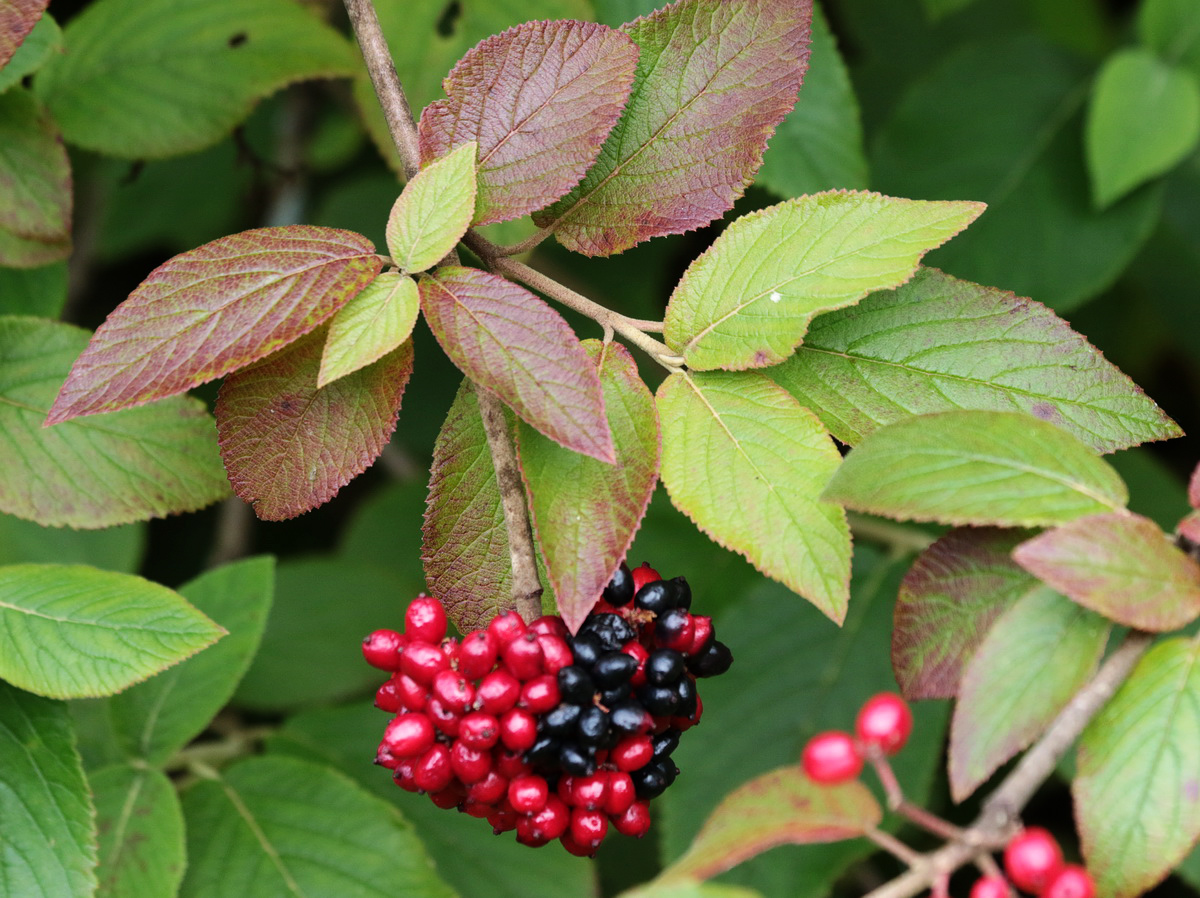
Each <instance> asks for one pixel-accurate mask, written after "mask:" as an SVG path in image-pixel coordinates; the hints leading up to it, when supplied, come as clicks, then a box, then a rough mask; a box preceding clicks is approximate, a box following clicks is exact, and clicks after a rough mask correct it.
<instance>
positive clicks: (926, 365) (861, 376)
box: [768, 268, 1182, 452]
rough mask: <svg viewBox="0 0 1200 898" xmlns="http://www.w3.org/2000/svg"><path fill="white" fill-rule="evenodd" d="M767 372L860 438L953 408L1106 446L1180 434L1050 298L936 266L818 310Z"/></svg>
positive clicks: (829, 422)
mask: <svg viewBox="0 0 1200 898" xmlns="http://www.w3.org/2000/svg"><path fill="white" fill-rule="evenodd" d="M768 373H769V374H770V376H771V377H773V378H774V379H775V380H776V381H777V382H778V383H779V384H780V385H781V386H783V387H785V388H786V389H787V390H788V392H790V393H791V394H792V395H793V396H795V397H796V399H797V400H799V402H800V404H801V405H804V406H806V407H807V408H810V409H812V410H813V411H814V412H816V413H817V414H818V415H819V416H820V418H821V420H822V421H823V422H824V423H825V425H826V426H827V427H828V428H829V429H830V430H831V431H832V432H833V435H834V436H835V437H837V438H838V439H839V440H841V441H842V442H845V443H850V444H856V443H858V442H860V441H861V440H862V439H863V437H864V436H866V435H867V434H869V433H871V432H872V431H873V430H875V429H876V428H878V427H882V426H883V425H885V424H891V423H893V422H895V421H899V420H901V419H902V418H905V417H908V416H909V415H922V414H929V413H932V412H944V411H952V410H954V409H978V410H982V411H1023V412H1028V413H1029V414H1031V415H1034V416H1035V417H1038V418H1042V419H1044V420H1047V421H1049V422H1050V423H1052V424H1057V425H1058V426H1059V427H1061V428H1062V429H1063V430H1065V431H1067V432H1068V433H1071V434H1073V435H1074V436H1075V437H1077V438H1078V439H1080V440H1082V441H1083V442H1084V443H1086V444H1087V445H1089V446H1090V447H1091V448H1092V449H1094V450H1096V451H1097V452H1112V451H1113V450H1116V449H1125V448H1128V447H1129V446H1135V445H1137V444H1138V443H1142V442H1145V441H1147V440H1156V439H1168V438H1171V437H1176V436H1179V435H1180V434H1181V433H1182V431H1180V430H1179V427H1178V425H1177V424H1175V422H1174V421H1172V420H1171V419H1170V418H1168V417H1167V416H1166V415H1164V414H1163V413H1162V410H1161V409H1159V408H1158V406H1157V405H1155V404H1154V402H1153V401H1152V400H1151V399H1149V398H1148V397H1147V396H1146V395H1145V394H1144V393H1143V392H1142V390H1141V388H1139V387H1138V386H1137V385H1136V384H1135V383H1134V382H1133V381H1132V380H1130V379H1129V378H1128V377H1127V376H1126V375H1125V374H1123V373H1122V372H1121V371H1120V370H1118V369H1117V368H1116V367H1115V366H1114V365H1112V364H1111V363H1110V362H1108V361H1107V360H1105V358H1104V356H1102V355H1101V354H1100V353H1099V352H1098V351H1097V350H1096V349H1095V348H1094V347H1093V346H1092V345H1091V344H1090V343H1088V342H1087V340H1086V339H1084V337H1082V336H1081V335H1080V334H1078V333H1076V332H1075V331H1073V330H1071V328H1070V326H1069V325H1068V324H1067V323H1066V322H1065V321H1063V320H1062V319H1061V318H1059V317H1058V316H1056V315H1055V314H1054V313H1053V312H1051V311H1050V310H1049V309H1047V308H1046V307H1045V306H1043V305H1042V304H1041V303H1038V302H1034V301H1033V300H1029V299H1024V298H1022V297H1018V296H1014V295H1013V294H1011V293H1007V292H1005V291H1002V290H997V289H995V288H993V287H981V286H979V285H978V284H972V283H970V282H968V281H960V280H958V279H957V278H952V277H950V276H949V275H946V274H943V273H942V272H940V271H938V270H937V269H935V268H923V269H921V270H920V271H918V272H917V274H916V275H915V276H914V277H913V279H912V280H911V281H909V282H908V283H907V284H905V285H904V286H902V287H899V288H898V289H896V290H893V291H888V292H881V293H876V294H873V295H871V296H868V297H867V298H866V299H864V300H863V301H862V302H861V303H859V304H858V305H857V306H855V307H854V308H853V309H846V310H842V311H837V312H830V313H829V314H827V315H821V316H819V317H818V318H817V319H816V320H815V321H813V323H812V326H811V327H810V328H809V331H808V334H807V335H806V336H805V338H804V345H802V346H801V347H800V348H799V349H797V350H796V353H795V354H794V355H793V356H792V357H791V358H790V359H788V360H787V361H786V362H784V363H783V364H782V365H779V366H777V367H775V368H773V369H771V371H769V372H768Z"/></svg>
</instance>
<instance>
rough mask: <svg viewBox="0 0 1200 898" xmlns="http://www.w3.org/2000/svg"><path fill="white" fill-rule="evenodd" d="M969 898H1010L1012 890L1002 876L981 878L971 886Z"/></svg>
mask: <svg viewBox="0 0 1200 898" xmlns="http://www.w3.org/2000/svg"><path fill="white" fill-rule="evenodd" d="M969 898H1012V889H1010V888H1009V887H1008V880H1007V879H1005V878H1004V877H1003V876H983V877H980V878H979V879H977V880H975V884H974V885H973V886H971V894H970V896H969Z"/></svg>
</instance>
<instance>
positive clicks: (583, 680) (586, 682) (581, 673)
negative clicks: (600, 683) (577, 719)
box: [558, 664, 596, 705]
mask: <svg viewBox="0 0 1200 898" xmlns="http://www.w3.org/2000/svg"><path fill="white" fill-rule="evenodd" d="M558 691H559V693H560V694H561V695H562V700H563V701H564V702H567V703H568V704H572V705H582V704H584V703H585V702H590V701H591V700H592V695H593V693H595V691H596V684H595V683H594V682H593V681H592V678H591V677H590V676H588V672H587V671H586V670H584V669H583V668H582V667H580V666H579V665H577V664H572V665H571V666H570V667H564V668H563V669H562V670H560V671H559V672H558Z"/></svg>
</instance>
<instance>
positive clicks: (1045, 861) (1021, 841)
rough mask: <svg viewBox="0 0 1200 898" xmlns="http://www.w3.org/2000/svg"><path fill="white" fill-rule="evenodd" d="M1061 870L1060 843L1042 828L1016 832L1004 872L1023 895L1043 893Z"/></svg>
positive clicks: (1030, 828) (1029, 828)
mask: <svg viewBox="0 0 1200 898" xmlns="http://www.w3.org/2000/svg"><path fill="white" fill-rule="evenodd" d="M1062 868H1063V857H1062V851H1061V850H1060V849H1059V847H1058V842H1057V841H1055V839H1054V836H1052V835H1050V833H1049V832H1047V831H1046V830H1044V829H1042V828H1041V827H1040V826H1030V827H1028V828H1026V829H1024V830H1022V831H1021V832H1019V833H1017V834H1016V835H1015V836H1013V838H1012V841H1011V842H1009V843H1008V847H1007V848H1005V849H1004V870H1005V872H1006V873H1008V878H1009V879H1010V880H1012V883H1013V885H1015V886H1016V887H1017V888H1018V889H1020V890H1021V891H1022V892H1032V893H1033V894H1035V895H1039V894H1041V892H1042V891H1043V890H1044V889H1045V888H1046V886H1048V885H1049V884H1050V882H1051V880H1053V879H1054V878H1055V877H1056V876H1057V875H1058V873H1059V871H1060V870H1062Z"/></svg>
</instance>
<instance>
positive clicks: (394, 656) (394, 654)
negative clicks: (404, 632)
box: [362, 630, 406, 670]
mask: <svg viewBox="0 0 1200 898" xmlns="http://www.w3.org/2000/svg"><path fill="white" fill-rule="evenodd" d="M405 642H406V640H405V638H404V637H403V636H401V635H400V634H399V633H397V632H396V631H395V630H376V631H375V632H374V633H372V634H370V635H369V636H367V637H365V638H364V639H363V643H362V651H363V658H365V659H366V661H367V663H368V664H370V665H371V666H372V667H378V668H379V669H380V670H399V669H400V658H401V657H402V655H403V651H404V644H405Z"/></svg>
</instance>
